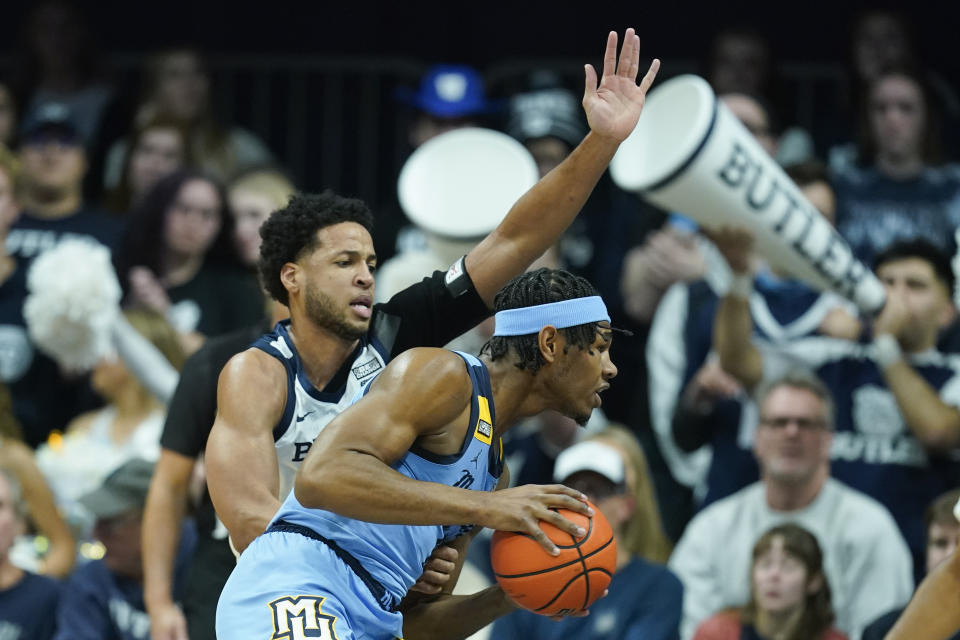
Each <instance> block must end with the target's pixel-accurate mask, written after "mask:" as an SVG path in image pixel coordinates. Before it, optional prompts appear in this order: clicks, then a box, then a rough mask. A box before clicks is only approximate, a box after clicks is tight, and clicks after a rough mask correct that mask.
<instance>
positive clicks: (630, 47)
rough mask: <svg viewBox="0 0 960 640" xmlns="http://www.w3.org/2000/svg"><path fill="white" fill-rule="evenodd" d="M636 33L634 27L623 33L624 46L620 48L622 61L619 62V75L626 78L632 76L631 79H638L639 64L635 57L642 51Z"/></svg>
mask: <svg viewBox="0 0 960 640" xmlns="http://www.w3.org/2000/svg"><path fill="white" fill-rule="evenodd" d="M636 39H637V36H636V34H635V33H634V31H633V29H632V28H630V29H627V32H626V33H624V34H623V46H622V47H621V48H620V61H619V62H618V63H617V75H620V76H623V77H624V78H630V79H631V80H636V78H637V66H638V64H639V63H638V61H637V60H635V58H639V55H640V52H639V50H638V42H636V41H635V40H636Z"/></svg>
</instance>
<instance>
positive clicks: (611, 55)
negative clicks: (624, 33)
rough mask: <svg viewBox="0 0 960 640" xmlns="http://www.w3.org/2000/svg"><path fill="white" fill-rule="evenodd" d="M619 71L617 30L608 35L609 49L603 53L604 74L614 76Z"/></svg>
mask: <svg viewBox="0 0 960 640" xmlns="http://www.w3.org/2000/svg"><path fill="white" fill-rule="evenodd" d="M616 72H617V32H616V31H611V32H610V34H609V35H608V36H607V50H606V51H605V52H604V54H603V75H604V76H612V75H613V74H615V73H616Z"/></svg>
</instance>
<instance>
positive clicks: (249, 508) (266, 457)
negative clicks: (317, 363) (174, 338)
mask: <svg viewBox="0 0 960 640" xmlns="http://www.w3.org/2000/svg"><path fill="white" fill-rule="evenodd" d="M286 395H287V383H286V373H285V372H284V369H283V365H282V364H280V362H278V361H277V360H275V359H274V358H271V357H270V356H268V355H267V354H265V353H263V352H261V351H258V350H256V349H248V350H247V351H244V352H243V353H240V354H238V355H236V356H234V357H233V358H232V359H231V360H230V361H229V362H228V363H227V366H226V367H224V368H223V371H222V372H221V374H220V383H219V386H218V388H217V418H216V420H215V421H214V423H213V429H212V430H211V431H210V438H209V439H208V440H207V449H206V457H205V460H206V467H207V486H208V488H209V490H210V498H211V499H212V500H213V506H214V508H216V510H217V515H218V516H219V517H220V520H221V521H222V522H223V524H224V525H225V526H226V527H227V531H229V532H230V539H231V540H232V541H233V544H234V546H235V547H236V548H237V550H238V551H243V549H244V548H246V546H247V545H248V544H250V542H251V541H252V540H253V539H254V538H256V537H257V536H258V535H260V534H261V533H263V531H264V529H266V527H267V524H268V523H269V522H270V519H271V518H273V516H274V514H276V512H277V510H278V509H279V508H280V499H279V496H278V495H277V493H278V492H279V490H280V487H279V482H280V480H279V469H278V466H277V455H276V452H275V449H274V443H273V428H274V426H276V423H277V422H278V421H279V420H280V417H281V416H282V415H283V410H284V407H285V405H286Z"/></svg>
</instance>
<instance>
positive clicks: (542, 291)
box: [480, 268, 599, 373]
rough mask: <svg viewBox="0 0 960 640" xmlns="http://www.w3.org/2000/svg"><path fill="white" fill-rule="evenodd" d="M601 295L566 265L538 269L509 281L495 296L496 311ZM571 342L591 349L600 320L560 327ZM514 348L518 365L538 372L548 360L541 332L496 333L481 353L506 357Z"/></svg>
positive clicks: (570, 343) (491, 356)
mask: <svg viewBox="0 0 960 640" xmlns="http://www.w3.org/2000/svg"><path fill="white" fill-rule="evenodd" d="M596 295H599V294H598V293H597V290H596V288H595V287H594V286H593V285H592V284H590V282H589V281H587V280H586V278H581V277H580V276H575V275H573V274H572V273H570V272H568V271H563V270H562V269H546V268H544V269H537V270H536V271H530V272H528V273H524V274H521V275H519V276H517V277H515V278H514V279H513V280H511V281H510V282H508V283H507V284H506V285H505V286H504V287H503V288H502V289H500V291H499V292H498V293H497V295H496V297H494V299H493V309H494V311H503V310H505V309H519V308H521V307H532V306H535V305H538V304H547V303H550V302H560V301H562V300H572V299H574V298H586V297H589V296H596ZM560 333H562V334H563V335H564V337H565V338H566V340H567V348H569V347H570V346H571V345H573V346H576V347H579V348H580V349H587V348H588V347H589V346H590V345H591V344H593V341H594V339H596V337H597V323H596V322H588V323H586V324H578V325H576V326H574V327H566V328H564V329H560ZM510 351H513V352H514V354H515V355H516V356H517V362H516V363H515V365H516V367H517V368H518V369H521V370H529V371H530V372H532V373H536V372H537V371H539V370H540V367H542V366H543V365H544V364H546V361H545V360H544V359H543V354H542V353H540V345H539V342H538V338H537V334H535V333H532V334H530V335H525V336H494V337H493V338H490V341H489V342H487V344H485V345H484V346H483V349H482V350H481V351H480V352H481V353H488V354H489V356H490V360H494V361H495V360H498V359H500V358H503V357H505V356H506V355H507V354H508V353H509V352H510Z"/></svg>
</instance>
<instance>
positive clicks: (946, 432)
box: [883, 360, 960, 451]
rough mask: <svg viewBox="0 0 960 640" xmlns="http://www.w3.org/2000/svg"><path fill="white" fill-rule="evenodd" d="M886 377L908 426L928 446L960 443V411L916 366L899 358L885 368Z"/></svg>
mask: <svg viewBox="0 0 960 640" xmlns="http://www.w3.org/2000/svg"><path fill="white" fill-rule="evenodd" d="M883 376H884V379H885V380H886V382H887V386H888V387H889V388H890V390H891V391H892V392H893V395H894V397H895V398H896V400H897V406H898V407H899V408H900V413H901V414H902V415H903V419H904V421H905V422H906V423H907V427H909V429H910V430H911V431H912V432H913V434H914V435H915V436H916V437H917V439H918V440H920V442H921V443H922V444H923V445H924V446H925V447H927V448H929V449H932V450H934V451H950V450H952V449H954V448H955V447H957V445H958V444H960V412H958V410H957V409H956V408H955V407H952V406H950V405H948V404H946V403H945V402H944V401H943V400H941V399H940V396H939V395H938V394H937V392H936V391H935V390H934V388H933V387H932V386H930V383H928V382H927V381H926V380H924V379H923V378H922V377H921V376H920V374H919V373H917V372H916V370H915V369H914V368H913V367H911V366H910V365H909V364H908V363H907V362H905V361H904V360H899V361H897V362H894V363H892V364H889V365H887V366H886V367H883Z"/></svg>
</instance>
